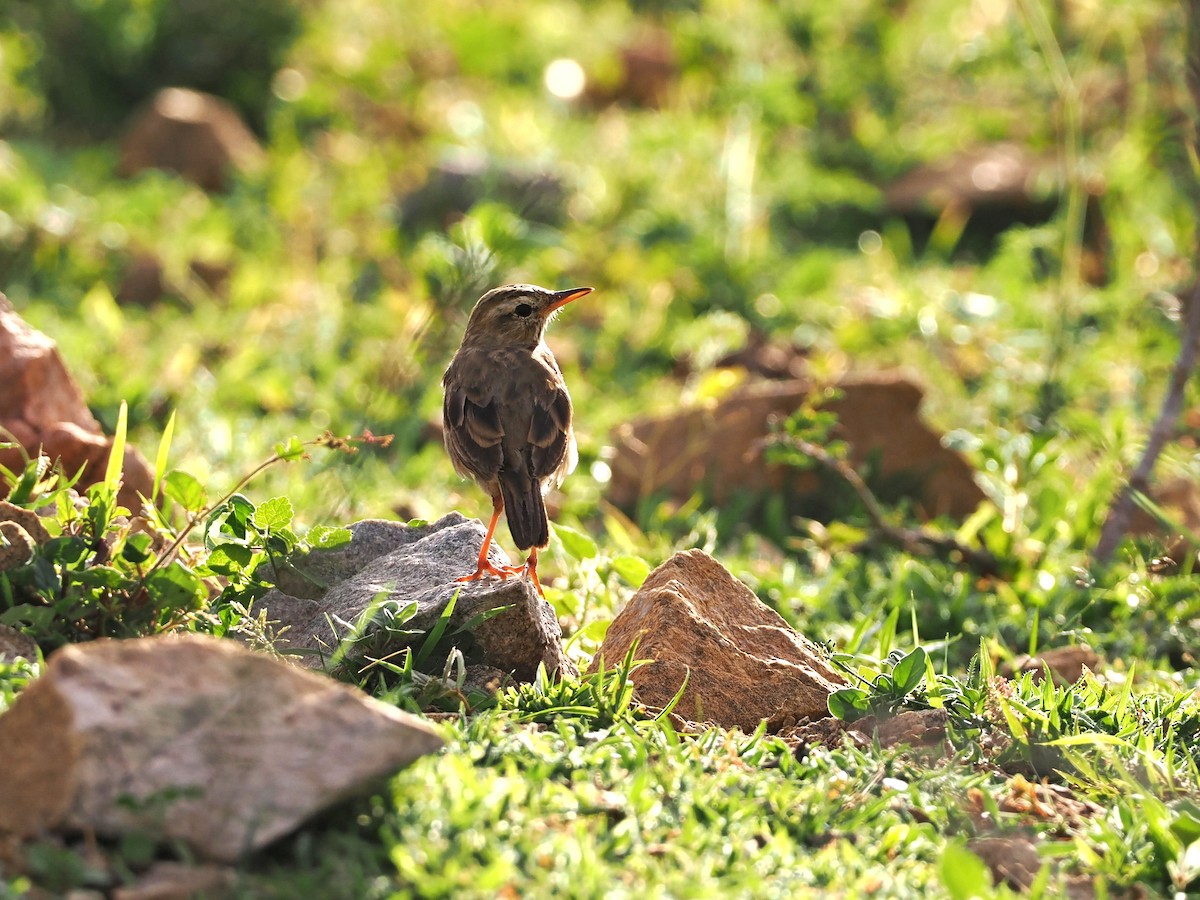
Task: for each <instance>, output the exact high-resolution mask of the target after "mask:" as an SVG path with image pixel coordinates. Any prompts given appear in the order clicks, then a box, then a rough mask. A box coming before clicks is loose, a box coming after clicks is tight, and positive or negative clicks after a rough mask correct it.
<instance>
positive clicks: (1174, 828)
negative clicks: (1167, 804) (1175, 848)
mask: <svg viewBox="0 0 1200 900" xmlns="http://www.w3.org/2000/svg"><path fill="white" fill-rule="evenodd" d="M1171 812H1173V813H1174V816H1172V818H1171V826H1170V827H1171V833H1172V834H1174V835H1175V837H1177V838H1179V840H1180V841H1181V842H1183V843H1184V844H1188V845H1191V844H1194V843H1196V842H1197V841H1200V806H1197V805H1196V803H1195V802H1193V801H1191V800H1187V799H1184V800H1180V801H1178V802H1176V803H1172V804H1171Z"/></svg>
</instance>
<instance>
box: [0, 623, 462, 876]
mask: <svg viewBox="0 0 1200 900" xmlns="http://www.w3.org/2000/svg"><path fill="white" fill-rule="evenodd" d="M441 744H442V741H441V738H439V737H438V735H437V734H436V732H435V731H434V730H433V729H432V728H431V727H430V726H429V725H427V724H425V723H424V722H422V721H421V720H420V719H417V718H416V717H414V716H410V715H407V714H405V713H402V712H400V711H398V710H396V709H395V708H393V707H390V706H387V705H385V704H382V703H378V702H377V701H375V700H372V699H371V698H369V697H367V696H365V695H363V694H361V693H359V692H358V691H355V690H354V689H352V688H350V687H347V686H346V685H343V684H339V683H336V682H333V681H330V680H328V679H326V678H322V677H319V676H316V675H313V674H311V673H308V672H304V671H301V670H299V669H296V668H295V667H293V666H289V665H286V664H284V663H281V662H279V661H277V660H275V659H272V658H271V657H269V656H266V655H263V654H256V653H252V652H250V651H248V650H245V649H243V648H242V647H241V646H239V645H237V644H235V643H234V642H232V641H220V640H216V639H214V638H207V637H201V636H199V635H189V636H180V637H157V638H141V639H137V640H128V641H116V640H98V641H94V642H92V643H89V644H77V645H73V646H68V647H65V648H63V649H62V650H60V651H59V652H58V653H56V654H54V655H53V656H52V657H51V659H50V662H49V665H48V666H47V669H46V672H45V674H44V675H42V676H41V677H40V678H39V679H37V680H36V681H34V682H33V683H32V684H30V685H29V686H28V687H27V688H26V689H25V690H24V691H23V692H22V693H21V695H20V696H19V697H18V698H17V700H16V702H15V703H14V704H13V705H12V707H11V708H10V709H9V711H8V712H7V713H5V714H4V715H3V716H0V759H3V760H4V761H5V765H4V766H3V767H0V834H3V833H4V832H8V833H10V834H15V835H17V836H21V837H26V836H31V835H35V834H38V833H40V832H42V831H44V830H47V829H56V828H64V829H69V830H84V831H94V832H96V833H98V834H101V835H111V836H119V835H121V834H123V833H127V832H130V831H133V830H140V831H144V832H147V833H149V834H153V835H155V836H156V837H160V838H162V839H164V840H182V841H184V842H186V843H188V844H189V845H190V846H191V847H192V849H193V850H194V851H195V852H196V853H197V854H198V855H199V856H201V857H204V858H206V859H210V860H215V861H219V862H232V861H234V860H237V859H239V858H241V857H242V856H244V855H245V854H247V853H249V852H252V851H254V850H256V849H258V848H260V847H263V846H265V845H266V844H268V843H270V842H271V841H272V840H274V839H275V838H278V837H280V836H281V835H283V834H286V833H287V832H289V831H291V830H293V829H294V828H296V827H297V826H298V825H300V824H301V823H302V822H303V821H304V820H306V819H307V818H309V817H311V816H312V815H314V814H316V813H317V812H319V811H320V810H322V809H324V808H326V807H328V806H330V805H331V804H333V803H336V802H338V801H339V800H342V799H344V798H346V797H348V796H351V795H353V794H355V793H357V792H359V791H362V790H364V789H365V788H367V787H369V786H370V785H371V784H373V783H375V782H376V781H377V780H379V779H381V778H384V777H386V776H387V775H389V774H391V773H393V772H395V771H396V770H398V769H400V768H402V767H404V766H406V765H408V764H409V763H411V762H412V761H413V760H415V759H416V758H418V757H419V756H421V755H423V754H426V753H429V752H432V751H433V750H436V749H437V748H438V747H440V746H441Z"/></svg>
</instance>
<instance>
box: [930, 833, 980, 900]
mask: <svg viewBox="0 0 1200 900" xmlns="http://www.w3.org/2000/svg"><path fill="white" fill-rule="evenodd" d="M938 874H939V875H941V878H942V884H943V885H945V887H946V892H947V893H948V894H949V895H950V896H951V897H953V898H954V900H976V898H982V897H990V896H991V895H992V877H991V875H990V874H989V873H988V869H987V865H986V864H985V863H984V861H983V860H982V859H980V858H979V857H978V856H976V855H975V854H974V853H972V852H971V851H970V850H968V849H967V848H966V847H965V846H964V845H963V844H960V843H958V842H953V843H950V844H947V845H946V849H945V850H943V851H942V858H941V861H940V862H939V863H938Z"/></svg>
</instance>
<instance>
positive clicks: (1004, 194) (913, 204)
mask: <svg viewBox="0 0 1200 900" xmlns="http://www.w3.org/2000/svg"><path fill="white" fill-rule="evenodd" d="M1047 179H1048V180H1049V181H1050V185H1049V186H1050V187H1051V188H1053V187H1057V184H1056V182H1057V174H1056V172H1055V167H1054V163H1053V162H1052V161H1049V160H1046V159H1042V158H1040V157H1037V156H1035V155H1034V154H1033V153H1032V152H1031V151H1030V150H1028V149H1027V148H1025V147H1021V146H1019V145H1017V144H995V145H991V146H986V147H978V148H975V149H971V150H964V151H963V152H961V153H957V154H954V155H953V156H950V157H948V158H946V159H941V160H937V161H935V162H931V163H928V164H925V165H921V166H917V167H916V168H915V169H913V170H912V171H910V172H908V173H907V174H905V175H904V176H903V177H901V178H900V179H899V180H898V181H896V182H895V183H894V184H892V185H891V186H890V187H889V188H888V189H887V191H886V192H885V194H884V196H885V198H886V200H887V205H888V208H889V209H890V210H891V211H892V212H895V213H908V212H918V211H933V212H940V211H941V210H943V209H945V208H946V207H948V206H954V207H959V208H962V209H967V210H970V209H976V208H979V207H982V206H990V205H1017V206H1024V205H1028V204H1030V203H1033V202H1034V201H1035V200H1037V199H1041V198H1042V197H1044V195H1045V194H1046V193H1047V191H1046V186H1045V185H1040V184H1039V182H1040V181H1045V180H1047ZM1039 187H1040V194H1039Z"/></svg>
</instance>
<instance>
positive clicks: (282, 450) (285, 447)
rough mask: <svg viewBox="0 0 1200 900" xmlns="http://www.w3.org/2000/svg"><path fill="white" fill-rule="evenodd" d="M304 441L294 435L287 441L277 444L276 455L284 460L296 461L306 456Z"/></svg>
mask: <svg viewBox="0 0 1200 900" xmlns="http://www.w3.org/2000/svg"><path fill="white" fill-rule="evenodd" d="M304 453H305V450H304V442H303V441H301V440H300V438H298V437H296V436H295V435H292V436H291V437H290V438H288V439H287V441H285V442H282V443H278V444H276V445H275V455H276V456H278V457H279V458H280V459H281V460H283V461H284V462H295V461H296V460H298V459H303V458H304Z"/></svg>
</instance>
